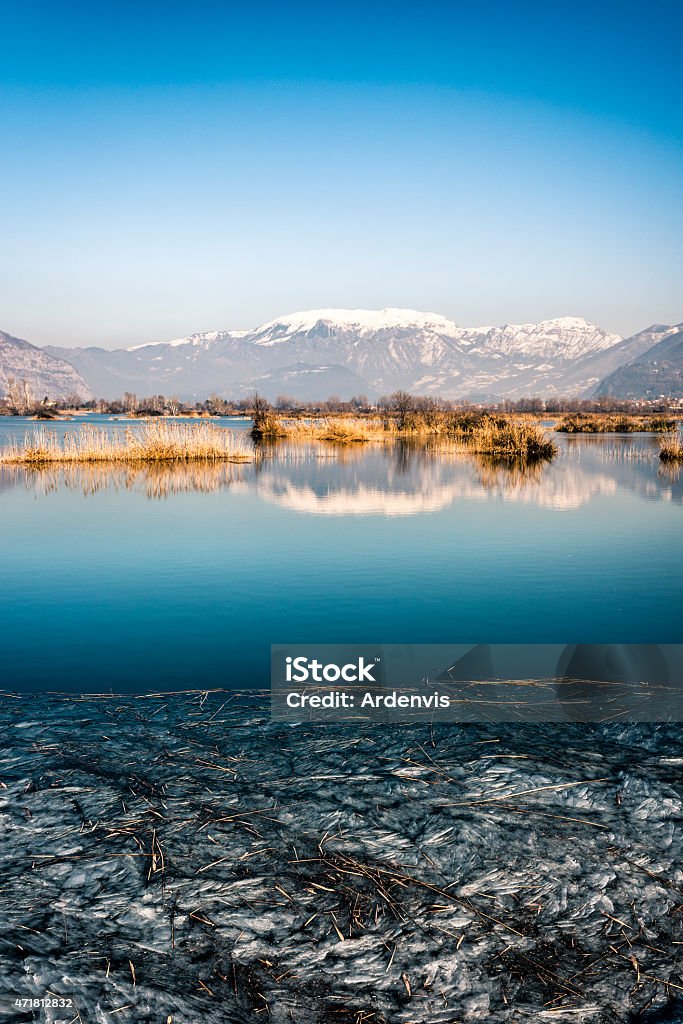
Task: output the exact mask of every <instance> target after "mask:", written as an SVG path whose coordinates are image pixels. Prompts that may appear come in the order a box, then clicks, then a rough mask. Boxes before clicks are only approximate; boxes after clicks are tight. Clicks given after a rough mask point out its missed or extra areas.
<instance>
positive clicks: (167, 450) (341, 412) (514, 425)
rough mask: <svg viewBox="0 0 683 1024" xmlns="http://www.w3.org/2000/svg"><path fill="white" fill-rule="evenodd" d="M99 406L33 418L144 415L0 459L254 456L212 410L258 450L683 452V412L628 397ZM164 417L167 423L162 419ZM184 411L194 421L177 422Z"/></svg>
mask: <svg viewBox="0 0 683 1024" xmlns="http://www.w3.org/2000/svg"><path fill="white" fill-rule="evenodd" d="M216 403H218V404H216ZM103 404H104V403H101V402H100V403H89V404H88V405H86V406H83V405H81V406H80V407H75V406H73V405H72V406H67V404H66V403H62V404H61V405H59V404H58V403H42V404H41V408H39V409H38V410H37V411H34V413H33V416H34V418H36V419H41V420H46V421H50V420H53V421H55V422H58V421H59V420H61V419H65V418H69V416H70V415H71V416H73V415H76V414H80V415H84V414H85V415H87V414H89V413H92V412H95V411H98V412H100V413H101V412H105V414H106V413H109V415H112V416H125V417H126V418H130V419H131V420H141V421H142V422H141V423H140V424H139V426H138V427H137V428H136V429H135V430H133V429H128V430H126V432H125V434H124V436H123V437H120V436H112V434H111V432H110V431H108V430H106V429H103V428H102V427H96V426H94V425H91V424H85V425H83V426H82V427H81V429H80V430H77V431H71V432H69V433H65V434H64V436H63V437H62V438H60V437H59V436H58V434H57V433H56V431H54V430H50V429H48V427H47V425H46V426H45V427H44V428H43V429H41V430H35V429H34V430H33V431H32V432H31V433H30V434H27V436H26V438H25V441H24V444H23V445H13V446H10V447H8V448H5V449H4V451H3V453H2V455H1V456H0V459H1V460H2V462H4V463H15V464H18V463H31V464H39V463H49V462H161V461H165V462H168V461H174V460H179V461H189V460H201V459H203V460H213V461H216V460H227V461H247V460H249V459H250V458H253V457H254V454H255V453H254V448H252V449H249V448H247V446H246V445H245V443H244V441H243V440H242V439H239V438H236V437H235V435H234V433H232V432H226V431H225V430H223V429H222V428H219V427H216V426H212V425H211V424H210V423H209V422H207V420H208V419H209V418H210V417H213V416H226V415H237V416H244V417H249V418H250V420H251V423H252V428H251V439H252V440H253V441H254V442H255V445H256V447H258V445H259V444H264V443H272V442H277V441H280V440H283V439H288V440H291V441H297V440H301V441H306V440H308V441H319V442H325V443H332V444H358V443H372V442H375V443H376V442H390V441H393V440H400V439H410V438H414V439H425V440H426V441H428V444H429V448H430V450H432V451H435V452H436V451H444V452H445V451H468V452H471V453H476V454H482V455H489V456H491V457H493V458H501V459H522V460H528V461H534V460H536V461H547V460H550V459H552V458H553V456H554V455H555V454H556V451H557V445H556V443H555V441H554V440H553V438H552V434H551V431H556V432H559V433H565V434H605V433H619V434H623V433H636V432H648V433H650V432H653V433H657V434H660V435H662V441H661V445H660V458H661V459H662V461H665V462H677V461H678V460H680V459H682V458H683V446H682V444H681V438H680V434H679V432H678V423H679V421H680V418H681V415H680V412H679V411H678V410H674V409H671V408H667V409H666V410H657V409H655V408H652V407H650V408H647V409H644V408H643V406H642V404H640V405H636V406H634V404H633V403H613V404H615V405H616V407H615V408H606V407H605V406H606V404H607V403H604V402H602V401H598V402H591V401H581V402H579V401H572V402H570V403H564V404H565V405H567V406H568V407H567V408H565V409H558V410H557V412H552V411H551V409H550V408H548V406H549V405H551V403H547V402H546V403H543V405H544V408H543V409H540V408H538V406H537V400H535V399H534V400H524V401H520V402H516V403H510V402H506V403H501V404H499V405H495V406H485V405H474V404H470V403H465V404H462V403H461V404H459V405H458V404H456V403H453V402H440V401H438V400H436V399H432V398H425V397H419V396H413V395H411V394H409V393H408V392H402V391H397V392H394V393H393V394H392V395H389V396H387V397H386V398H383V399H381V400H379V401H378V402H377V403H374V404H370V403H368V402H367V399H366V398H365V396H359V397H358V398H357V399H353V400H350V401H349V402H342V401H341V400H328V402H325V403H317V404H316V403H303V402H299V403H296V404H295V403H294V402H293V401H292V402H289V401H287V402H286V401H285V400H284V398H282V397H281V398H280V400H279V401H278V402H276V403H275V404H271V403H270V402H269V401H267V400H266V399H265V398H263V397H261V396H259V395H258V394H254V395H253V396H251V398H250V399H248V400H247V399H245V400H244V401H243V402H239V403H228V402H227V400H224V399H217V400H216V399H213V398H209V399H207V401H206V402H205V403H196V405H195V406H193V407H188V406H184V405H183V404H182V403H180V402H177V401H176V400H175V399H170V400H166V399H165V398H164V396H161V395H159V396H156V398H155V400H154V401H153V402H150V401H149V400H138V399H137V398H136V396H134V395H130V394H126V395H124V397H123V399H122V400H121V402H120V403H119V402H113V403H106V405H107V409H106V410H104V409H103V408H102V406H103ZM554 404H556V405H560V404H563V403H554ZM93 406H96V407H97V410H96V409H95V408H94V407H93ZM14 414H15V415H16V414H17V413H16V411H15V413H14ZM168 417H171V418H172V419H173V422H169V420H168ZM548 417H551V418H552V422H551V423H547V422H544V421H546V420H547V419H548ZM182 418H189V419H191V420H192V419H194V420H198V421H199V422H185V423H183V422H177V420H179V419H182ZM245 435H246V432H245ZM245 440H246V437H245Z"/></svg>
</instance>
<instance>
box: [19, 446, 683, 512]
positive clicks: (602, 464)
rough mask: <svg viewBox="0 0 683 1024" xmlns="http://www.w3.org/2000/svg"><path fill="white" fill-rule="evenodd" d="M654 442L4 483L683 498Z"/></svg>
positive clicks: (89, 491)
mask: <svg viewBox="0 0 683 1024" xmlns="http://www.w3.org/2000/svg"><path fill="white" fill-rule="evenodd" d="M649 440H650V439H643V440H642V441H641V442H640V443H636V444H633V443H632V442H629V444H628V445H620V444H615V443H614V442H609V441H608V442H605V441H603V442H602V443H600V442H598V443H595V441H594V439H591V441H590V442H588V443H579V444H577V443H576V442H575V441H574V439H572V442H570V443H568V444H567V443H565V444H564V445H563V446H562V447H561V449H560V453H559V456H558V457H557V458H556V459H555V461H554V462H552V463H547V462H532V463H525V462H522V461H513V462H504V461H502V462H501V461H499V460H493V459H491V458H488V457H486V456H472V455H465V454H463V453H444V452H435V451H430V450H429V449H428V448H425V447H420V446H415V445H407V444H401V443H397V444H395V445H393V446H386V447H376V446H372V447H370V446H353V447H344V448H336V449H335V448H322V447H321V446H319V445H311V444H304V445H301V444H299V445H296V444H286V445H278V446H277V447H275V448H273V449H269V450H266V452H265V453H264V454H263V455H262V456H261V457H260V458H259V459H258V460H257V462H256V463H255V464H248V465H236V464H231V463H200V462H190V463H166V464H164V463H150V464H145V465H139V466H131V465H128V466H103V465H97V464H92V465H72V466H68V465H62V466H46V467H42V468H39V467H30V468H17V467H4V468H3V469H2V470H1V471H0V489H6V488H10V487H13V486H16V485H20V484H23V485H25V486H26V487H27V488H28V489H29V490H30V491H32V492H33V493H34V494H35V495H37V496H47V495H49V494H52V493H56V492H58V491H59V490H60V489H62V488H66V489H68V490H72V491H73V490H80V491H81V492H82V493H83V494H84V495H86V496H88V495H93V494H96V493H98V492H101V491H105V490H107V489H110V488H112V489H114V490H130V491H136V492H138V493H140V494H143V495H145V496H146V497H147V498H150V499H166V498H172V497H173V496H174V495H178V494H183V493H206V494H208V493H212V492H216V491H221V490H226V489H232V490H234V491H235V492H237V493H245V492H252V493H254V494H255V495H257V496H258V498H259V499H261V500H262V501H264V502H267V503H269V504H274V505H278V506H280V507H282V508H284V509H287V510H289V511H293V512H297V513H302V514H308V515H316V516H318V515H324V516H384V517H396V516H419V515H425V514H429V513H433V512H437V511H440V510H443V509H446V508H448V507H449V506H452V505H455V504H457V503H458V502H460V501H492V500H494V501H501V502H516V503H525V504H531V505H536V506H539V507H541V508H544V509H550V510H555V511H566V510H574V509H578V508H580V507H582V506H584V505H587V504H589V503H590V502H592V501H593V500H595V499H597V498H600V497H602V496H614V495H616V494H617V492H618V491H620V490H625V491H628V492H632V493H636V494H638V495H640V496H641V497H642V498H644V499H646V500H655V501H673V502H677V503H678V502H683V474H682V473H681V470H680V468H679V467H676V466H666V467H664V466H660V465H659V462H658V459H657V458H656V450H655V449H653V447H652V445H651V444H649V443H648V442H649Z"/></svg>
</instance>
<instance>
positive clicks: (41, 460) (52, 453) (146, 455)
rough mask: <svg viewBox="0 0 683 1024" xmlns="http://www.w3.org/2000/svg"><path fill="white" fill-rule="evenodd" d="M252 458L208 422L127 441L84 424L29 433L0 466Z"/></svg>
mask: <svg viewBox="0 0 683 1024" xmlns="http://www.w3.org/2000/svg"><path fill="white" fill-rule="evenodd" d="M252 458H253V454H252V453H251V452H250V451H249V450H248V448H247V445H246V443H245V442H244V441H242V440H241V439H240V438H236V437H235V435H234V434H233V433H232V432H230V431H228V430H223V429H221V428H220V427H215V426H213V425H211V424H209V423H166V422H158V421H151V422H149V423H143V424H140V426H139V427H138V428H137V429H135V430H132V429H130V428H129V429H127V430H126V432H125V434H124V435H123V437H117V436H112V434H111V433H109V432H108V431H106V430H102V429H101V428H99V427H93V426H88V425H85V426H83V427H81V428H80V430H77V431H73V432H64V433H63V435H62V436H61V437H60V436H59V435H58V433H57V432H56V431H54V430H48V429H46V428H41V429H40V430H36V431H35V432H34V433H31V434H27V435H26V437H25V439H24V443H23V445H13V446H10V447H9V448H7V449H5V450H4V451H3V452H2V453H1V454H0V463H4V464H10V465H38V464H40V465H42V464H45V463H55V462H58V463H74V462H82V463H91V462H105V463H107V462H108V463H141V462H154V463H160V462H196V461H206V462H247V461H250V460H251V459H252Z"/></svg>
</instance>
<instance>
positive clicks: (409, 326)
mask: <svg viewBox="0 0 683 1024" xmlns="http://www.w3.org/2000/svg"><path fill="white" fill-rule="evenodd" d="M651 344H652V340H651V338H650V337H649V336H648V335H647V332H642V333H641V334H640V335H636V336H634V338H633V339H628V340H626V341H624V340H623V339H622V338H621V337H620V336H619V335H617V334H611V333H608V332H606V331H604V330H602V329H601V328H600V327H598V326H596V325H594V324H591V323H588V321H586V320H584V319H582V318H581V317H569V316H568V317H559V318H557V319H552V320H544V321H542V322H541V323H538V324H533V323H532V324H505V325H504V326H502V327H494V326H483V327H460V326H458V325H457V324H455V323H454V322H453V321H452V320H449V319H447V318H446V317H444V316H440V315H439V314H437V313H421V312H417V311H415V310H408V309H383V310H377V311H374V310H342V309H321V310H310V311H305V312H300V313H292V314H289V315H287V316H283V317H279V318H278V319H276V320H272V321H270V322H269V323H266V324H263V325H261V326H260V327H257V328H255V329H254V330H251V331H212V332H207V333H200V334H193V335H190V336H189V337H187V338H179V339H176V340H173V341H169V342H154V343H150V344H146V345H136V346H133V347H131V348H126V349H116V350H113V351H112V350H107V349H102V348H95V347H93V348H78V349H67V348H56V347H48V348H47V349H46V351H47V352H49V353H50V354H51V355H52V356H55V357H58V358H60V359H62V360H67V361H69V362H70V363H71V364H72V366H74V367H75V368H76V369H77V370H78V372H79V373H80V374H81V375H82V376H83V378H84V379H85V381H86V382H87V384H88V386H89V387H90V389H91V390H92V391H93V392H94V393H95V394H97V395H98V396H102V397H104V398H114V397H117V396H119V395H121V394H122V392H123V391H133V392H136V393H137V394H141V395H142V394H144V395H149V394H157V393H163V394H177V395H179V396H180V397H181V398H184V399H190V398H192V399H197V398H203V397H205V396H206V395H207V394H209V393H211V392H216V393H218V394H221V395H225V396H232V397H238V396H244V395H247V394H249V393H251V392H252V391H254V390H255V389H258V390H259V391H260V392H261V393H263V394H264V395H266V396H267V397H268V398H271V399H273V398H275V397H276V396H277V395H278V394H287V395H291V396H293V397H296V398H301V399H323V398H325V397H327V396H328V395H330V394H336V395H339V396H340V397H342V398H348V397H350V396H351V395H353V394H359V393H365V394H368V395H369V396H371V397H372V396H377V395H380V394H386V393H388V392H391V391H394V390H396V389H397V388H402V389H406V390H409V391H412V392H415V393H420V394H432V395H440V396H442V397H445V398H470V399H477V398H482V399H493V398H503V397H510V398H518V397H522V396H524V395H533V394H536V395H553V394H567V395H582V394H587V393H589V392H590V391H592V390H593V389H595V387H596V386H597V385H598V384H599V382H600V381H601V379H602V378H603V377H605V376H607V375H608V374H609V373H611V372H612V371H613V370H614V369H616V368H617V367H618V366H620V365H622V363H624V362H628V361H630V360H632V359H634V358H636V357H637V356H639V355H640V354H641V353H642V352H643V351H645V349H647V348H648V347H650V345H651Z"/></svg>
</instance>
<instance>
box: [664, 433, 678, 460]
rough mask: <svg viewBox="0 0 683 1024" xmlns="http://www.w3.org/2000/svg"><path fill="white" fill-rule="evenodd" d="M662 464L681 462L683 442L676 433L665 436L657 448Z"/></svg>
mask: <svg viewBox="0 0 683 1024" xmlns="http://www.w3.org/2000/svg"><path fill="white" fill-rule="evenodd" d="M659 457H660V459H661V460H662V462H683V440H681V436H680V434H678V433H675V434H667V436H666V437H664V438H662V443H661V445H660V447H659Z"/></svg>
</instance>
